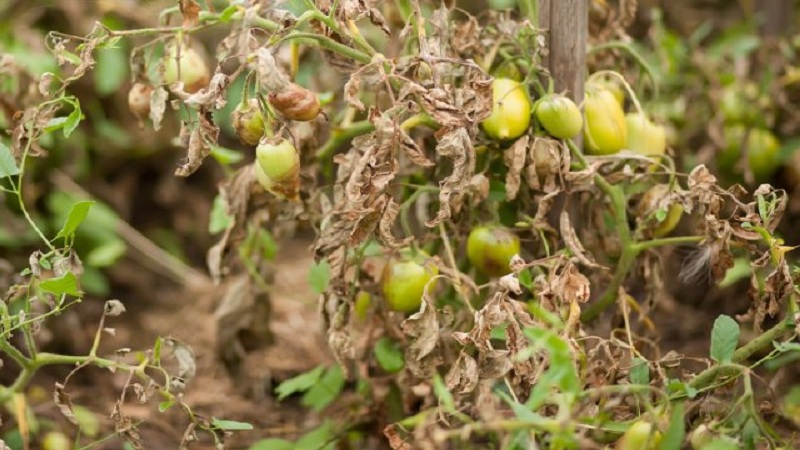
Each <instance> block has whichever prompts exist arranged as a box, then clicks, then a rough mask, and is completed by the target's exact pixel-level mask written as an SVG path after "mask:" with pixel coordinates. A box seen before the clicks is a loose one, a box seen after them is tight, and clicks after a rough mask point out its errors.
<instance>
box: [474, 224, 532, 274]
mask: <svg viewBox="0 0 800 450" xmlns="http://www.w3.org/2000/svg"><path fill="white" fill-rule="evenodd" d="M519 248H520V246H519V237H517V235H516V234H514V233H513V232H511V230H509V229H508V228H505V227H496V226H482V227H476V228H473V229H472V231H470V233H469V238H467V257H468V258H469V261H470V262H471V263H472V265H473V266H475V267H476V268H477V269H478V270H480V271H481V272H483V273H484V274H486V275H489V276H491V277H500V276H503V275H506V274H509V273H511V268H509V267H508V264H509V263H510V262H511V258H512V257H513V256H514V255H516V254H518V253H519Z"/></svg>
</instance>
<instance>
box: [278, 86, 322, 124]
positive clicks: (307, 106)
mask: <svg viewBox="0 0 800 450" xmlns="http://www.w3.org/2000/svg"><path fill="white" fill-rule="evenodd" d="M269 104H270V105H272V107H273V108H275V109H276V110H277V111H278V112H280V113H281V114H283V115H284V116H286V118H288V119H291V120H297V121H302V122H309V121H311V120H314V119H315V118H316V117H317V116H318V115H319V113H320V111H321V107H320V104H319V98H318V97H317V94H315V93H313V92H311V91H309V90H308V89H306V88H304V87H303V86H300V85H299V84H296V83H290V84H289V85H288V86H287V87H286V88H284V89H283V90H282V91H280V92H270V93H269Z"/></svg>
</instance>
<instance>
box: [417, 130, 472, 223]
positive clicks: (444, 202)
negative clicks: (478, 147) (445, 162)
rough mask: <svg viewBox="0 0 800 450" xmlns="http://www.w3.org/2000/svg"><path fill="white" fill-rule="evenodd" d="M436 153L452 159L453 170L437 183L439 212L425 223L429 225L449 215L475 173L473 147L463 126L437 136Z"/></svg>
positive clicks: (439, 221)
mask: <svg viewBox="0 0 800 450" xmlns="http://www.w3.org/2000/svg"><path fill="white" fill-rule="evenodd" d="M436 153H438V154H439V155H440V156H444V157H446V158H450V159H452V160H453V172H452V173H451V174H450V175H449V176H448V177H447V178H445V179H444V180H442V181H441V182H440V183H439V212H438V213H437V215H436V217H435V218H433V219H432V220H430V221H428V222H427V223H426V225H427V226H429V227H435V226H437V225H438V224H440V223H441V222H442V221H444V220H447V219H449V218H450V217H451V215H452V209H453V207H454V205H455V206H456V207H457V205H456V202H458V201H459V200H460V198H461V196H462V195H463V194H464V193H465V192H466V191H467V189H468V188H469V185H470V182H471V181H472V176H473V175H474V173H475V148H474V147H473V146H472V140H471V139H470V137H469V134H468V133H467V130H466V129H465V128H456V129H454V130H452V131H450V132H448V133H447V134H445V135H443V136H442V137H441V138H439V142H438V144H437V145H436Z"/></svg>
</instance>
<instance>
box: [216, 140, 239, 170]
mask: <svg viewBox="0 0 800 450" xmlns="http://www.w3.org/2000/svg"><path fill="white" fill-rule="evenodd" d="M211 156H212V157H214V159H216V160H217V162H218V163H220V164H222V165H223V166H229V165H231V164H236V163H238V162H239V161H241V160H242V159H244V155H243V154H242V152H238V151H236V150H231V149H229V148H226V147H222V146H220V145H213V144H212V145H211Z"/></svg>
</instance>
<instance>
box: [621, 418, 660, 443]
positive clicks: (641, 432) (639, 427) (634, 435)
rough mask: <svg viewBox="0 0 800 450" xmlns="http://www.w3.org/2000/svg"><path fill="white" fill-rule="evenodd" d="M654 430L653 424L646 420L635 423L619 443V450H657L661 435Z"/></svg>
mask: <svg viewBox="0 0 800 450" xmlns="http://www.w3.org/2000/svg"><path fill="white" fill-rule="evenodd" d="M653 428H654V427H653V424H651V423H650V422H645V421H644V420H639V421H636V422H634V423H633V425H631V426H630V428H628V431H626V432H625V434H623V435H622V438H621V439H620V440H619V442H617V447H616V448H617V450H656V449H657V448H658V445H659V444H660V443H661V433H660V432H659V431H658V430H657V429H656V430H654V429H653Z"/></svg>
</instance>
